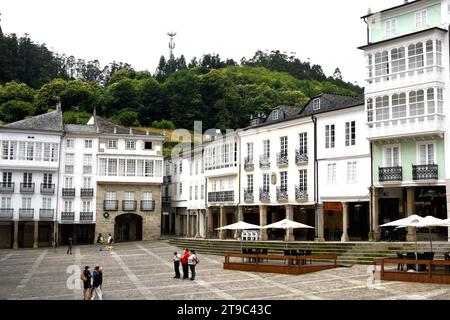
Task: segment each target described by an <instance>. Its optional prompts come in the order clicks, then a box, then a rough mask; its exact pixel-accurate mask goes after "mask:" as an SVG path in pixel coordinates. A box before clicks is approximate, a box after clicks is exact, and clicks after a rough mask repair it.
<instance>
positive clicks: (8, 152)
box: [2, 141, 42, 161]
mask: <svg viewBox="0 0 450 320" xmlns="http://www.w3.org/2000/svg"><path fill="white" fill-rule="evenodd" d="M16 149H17V142H16V141H2V159H3V160H15V159H16V151H17V150H16ZM40 160H42V159H40ZM40 160H39V161H40Z"/></svg>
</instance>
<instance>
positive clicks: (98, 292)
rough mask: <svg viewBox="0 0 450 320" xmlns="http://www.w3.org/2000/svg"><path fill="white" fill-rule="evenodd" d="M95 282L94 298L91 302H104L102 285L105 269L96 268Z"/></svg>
mask: <svg viewBox="0 0 450 320" xmlns="http://www.w3.org/2000/svg"><path fill="white" fill-rule="evenodd" d="M92 278H93V279H94V282H93V283H92V298H91V300H103V297H102V295H103V293H102V283H103V268H100V267H99V266H95V269H94V274H93V276H92Z"/></svg>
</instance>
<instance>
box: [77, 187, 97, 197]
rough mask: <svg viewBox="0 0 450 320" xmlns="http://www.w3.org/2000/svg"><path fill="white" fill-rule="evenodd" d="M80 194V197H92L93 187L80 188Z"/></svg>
mask: <svg viewBox="0 0 450 320" xmlns="http://www.w3.org/2000/svg"><path fill="white" fill-rule="evenodd" d="M80 196H81V197H93V196H94V189H93V188H81V191H80Z"/></svg>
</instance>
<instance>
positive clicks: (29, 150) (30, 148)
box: [27, 142, 34, 161]
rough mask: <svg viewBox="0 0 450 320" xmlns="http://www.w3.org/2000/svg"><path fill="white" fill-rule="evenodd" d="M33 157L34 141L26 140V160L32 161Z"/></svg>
mask: <svg viewBox="0 0 450 320" xmlns="http://www.w3.org/2000/svg"><path fill="white" fill-rule="evenodd" d="M33 158H34V142H27V160H29V161H30V160H31V161H33Z"/></svg>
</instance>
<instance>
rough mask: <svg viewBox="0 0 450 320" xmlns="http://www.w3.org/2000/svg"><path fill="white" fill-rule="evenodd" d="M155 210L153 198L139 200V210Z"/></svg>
mask: <svg viewBox="0 0 450 320" xmlns="http://www.w3.org/2000/svg"><path fill="white" fill-rule="evenodd" d="M153 210H155V200H141V211H153Z"/></svg>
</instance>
